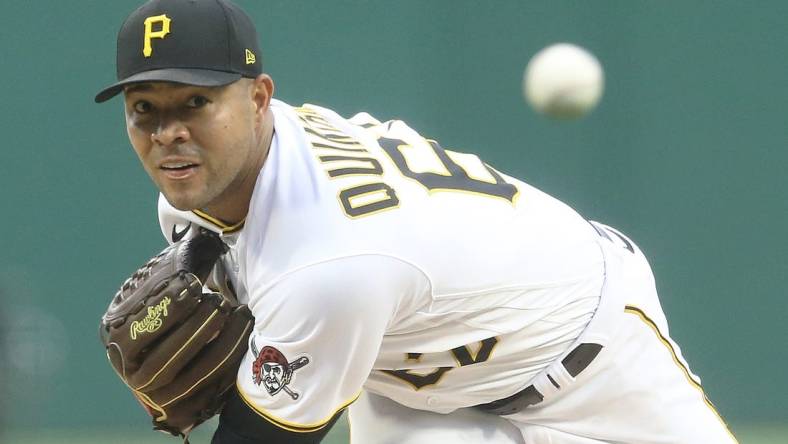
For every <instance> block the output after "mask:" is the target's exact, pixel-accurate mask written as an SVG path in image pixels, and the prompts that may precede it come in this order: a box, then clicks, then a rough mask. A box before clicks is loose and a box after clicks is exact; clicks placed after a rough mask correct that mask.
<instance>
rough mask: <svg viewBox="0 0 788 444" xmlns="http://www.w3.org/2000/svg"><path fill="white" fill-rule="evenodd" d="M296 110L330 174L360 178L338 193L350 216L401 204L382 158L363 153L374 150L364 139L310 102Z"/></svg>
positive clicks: (333, 176)
mask: <svg viewBox="0 0 788 444" xmlns="http://www.w3.org/2000/svg"><path fill="white" fill-rule="evenodd" d="M295 110H296V114H297V115H298V118H299V119H300V121H301V125H302V126H303V128H304V132H305V133H306V137H307V140H308V141H309V143H310V144H311V145H312V148H313V149H314V154H315V156H316V157H317V160H318V161H319V162H320V163H321V164H322V165H323V166H324V168H325V172H326V174H327V175H328V177H329V178H330V179H339V178H348V177H357V178H360V179H357V180H355V181H352V182H351V183H350V184H349V186H345V187H344V188H343V189H342V190H341V191H340V192H339V194H338V195H337V199H338V200H339V203H340V205H341V206H342V210H343V211H344V213H345V215H346V216H348V217H351V218H357V217H363V216H369V215H371V214H375V213H379V212H381V211H384V210H388V209H391V208H397V207H398V206H399V198H398V197H397V193H396V192H395V191H394V189H393V188H391V187H390V186H389V185H387V184H386V183H384V182H383V181H382V180H381V177H382V176H383V166H382V165H381V164H380V161H379V160H378V159H377V158H375V157H372V156H369V155H367V156H361V155H360V153H364V154H370V152H369V150H367V149H366V148H365V147H364V145H362V144H361V142H359V141H358V140H357V139H356V138H355V137H353V136H352V135H350V134H347V133H345V132H344V131H342V130H341V129H339V128H337V127H336V126H334V125H332V124H331V122H329V121H328V120H327V119H326V118H325V117H324V116H322V115H320V114H319V113H318V112H317V111H316V110H314V109H312V108H309V107H308V106H304V107H301V108H296V109H295ZM350 154H352V155H350ZM370 179H372V181H370ZM351 180H352V179H351Z"/></svg>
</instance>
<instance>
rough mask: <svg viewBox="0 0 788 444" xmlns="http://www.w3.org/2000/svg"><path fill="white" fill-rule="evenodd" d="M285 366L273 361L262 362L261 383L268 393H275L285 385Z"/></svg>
mask: <svg viewBox="0 0 788 444" xmlns="http://www.w3.org/2000/svg"><path fill="white" fill-rule="evenodd" d="M284 379H285V368H284V366H282V365H281V364H277V363H275V362H266V363H264V364H263V383H264V384H265V388H266V389H267V390H268V392H269V393H270V394H272V395H273V394H276V393H278V392H279V390H281V389H282V387H284V385H285V381H284Z"/></svg>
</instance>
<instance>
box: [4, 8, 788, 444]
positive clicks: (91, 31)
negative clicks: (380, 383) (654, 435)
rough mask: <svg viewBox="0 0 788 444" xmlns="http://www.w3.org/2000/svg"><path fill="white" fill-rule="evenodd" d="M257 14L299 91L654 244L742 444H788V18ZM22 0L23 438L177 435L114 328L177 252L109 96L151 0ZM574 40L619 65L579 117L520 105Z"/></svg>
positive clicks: (9, 177)
mask: <svg viewBox="0 0 788 444" xmlns="http://www.w3.org/2000/svg"><path fill="white" fill-rule="evenodd" d="M238 3H239V4H241V5H242V6H243V7H244V8H245V9H246V10H247V11H248V12H249V13H250V15H252V17H253V18H254V20H255V21H256V23H257V24H258V30H259V33H260V39H261V41H262V46H263V52H264V56H263V59H264V60H263V63H264V66H265V69H266V71H267V72H269V73H270V74H271V75H272V76H273V77H274V79H275V81H276V84H277V92H276V94H275V95H276V96H277V97H278V98H280V99H282V100H285V101H287V102H289V103H291V104H301V103H303V102H311V103H315V104H319V105H325V106H328V107H331V108H333V109H335V110H337V111H338V112H340V114H343V115H348V116H349V115H352V114H354V113H356V112H358V111H368V112H370V113H372V114H373V115H375V116H376V117H378V118H379V119H381V120H387V119H392V118H401V119H403V120H405V121H407V122H409V123H410V124H411V126H413V127H414V128H415V129H417V130H419V131H420V132H421V133H422V134H426V135H429V136H431V137H434V138H436V139H438V140H440V141H441V143H442V144H443V145H444V146H446V147H451V148H452V149H456V150H458V151H472V152H477V153H480V154H481V155H482V157H483V158H484V159H485V160H486V161H488V162H489V163H490V164H491V165H493V166H495V167H497V168H498V169H500V170H502V171H504V172H506V173H508V174H511V175H514V176H517V177H520V178H522V179H524V180H526V181H527V182H529V183H531V184H533V185H535V186H537V187H539V188H541V189H543V190H545V191H547V192H548V193H550V194H553V195H555V196H557V197H559V198H561V199H562V200H564V201H565V202H567V203H568V204H570V205H572V206H573V207H574V208H576V209H577V210H578V211H579V212H581V213H582V214H583V215H585V216H586V217H588V218H590V219H595V220H600V221H603V222H605V223H608V224H610V225H612V226H614V227H617V228H619V229H621V230H622V231H624V232H625V233H627V234H629V235H630V236H631V237H633V238H634V239H635V240H636V241H637V242H638V243H639V245H640V246H641V247H642V248H643V250H644V251H645V252H646V254H647V256H648V257H649V259H650V260H651V263H652V266H653V268H654V272H655V274H656V277H657V283H658V287H659V290H660V293H661V297H662V303H663V307H664V309H665V311H666V313H667V315H668V319H669V320H670V322H671V333H672V336H673V337H674V338H675V339H676V340H677V341H678V342H679V343H680V344H681V346H682V348H683V351H684V355H685V356H686V357H687V359H688V360H689V361H690V364H691V365H692V368H693V370H694V371H695V372H696V373H698V374H700V375H701V376H702V378H703V383H704V386H705V388H706V391H707V393H708V395H709V397H710V398H711V399H712V400H713V401H714V402H715V404H716V405H717V407H718V409H719V411H720V412H721V413H722V414H723V415H724V416H725V417H726V419H727V420H728V421H729V422H730V423H731V425H732V427H733V430H734V432H735V433H736V434H737V435H738V436H739V437H740V441H741V442H742V443H759V444H763V443H785V442H788V429H787V428H786V424H788V384H786V383H785V374H786V371H785V369H786V368H787V367H788V350H787V347H786V343H787V342H788V341H786V339H788V338H786V336H788V334H787V332H788V329H786V326H785V319H786V317H787V315H788V302H786V300H787V299H786V294H785V291H786V290H785V289H786V288H787V287H788V285H787V284H788V278H786V276H787V275H788V248H787V247H788V241H786V236H785V228H786V226H788V185H787V184H786V179H785V170H786V166H787V164H788V152H787V151H786V142H788V128H787V127H788V125H786V111H785V108H786V103H788V86H786V79H788V57H786V48H788V32H787V31H786V30H787V29H788V26H786V25H788V2H784V1H778V0H772V1H760V2H757V3H753V2H734V1H715V2H708V1H695V2H639V1H595V2H579V1H571V2H570V1H549V2H548V1H540V2H525V1H515V0H498V1H486V2H484V1H471V0H454V1H449V0H433V1H429V2H427V1H417V0H399V1H396V2H391V1H373V0H343V1H340V0H334V1H330V2H328V1H322V2H321V1H308V0H275V1H273V0H267V1H255V0H240V1H238ZM2 4H3V14H2V15H3V18H2V19H1V20H2V26H0V43H2V55H3V69H1V70H0V85H1V86H0V88H2V92H3V99H4V100H3V103H2V106H0V129H2V135H3V142H2V145H3V162H2V164H0V165H1V166H0V168H2V170H1V171H2V174H0V193H2V194H1V196H2V204H3V207H4V208H5V210H4V217H2V219H1V221H0V224H2V225H0V233H2V234H0V245H1V246H2V248H0V298H4V302H2V303H0V310H1V311H0V318H3V319H4V320H3V321H2V325H3V329H4V330H5V331H6V333H7V334H6V336H5V339H4V340H3V343H4V345H5V353H4V354H3V355H0V384H2V385H1V386H0V387H2V388H0V390H1V391H2V392H0V402H1V403H2V404H4V408H3V409H2V410H3V411H4V412H5V416H6V421H5V423H6V427H5V428H6V431H5V434H4V435H0V442H3V443H5V442H9V443H16V442H24V443H49V442H52V443H54V442H58V443H60V442H74V443H76V442H81V443H88V442H96V443H99V442H107V441H110V440H111V441H112V442H114V443H116V444H120V443H132V442H134V443H141V442H147V441H145V440H146V439H150V442H162V443H164V442H177V441H176V440H174V439H172V438H169V439H168V438H166V437H164V436H162V437H159V436H158V435H156V434H153V433H151V432H149V431H148V420H147V417H146V416H145V415H144V414H143V413H142V411H141V409H140V408H139V407H138V406H137V405H136V402H135V401H133V399H132V397H131V396H130V395H129V393H127V390H126V389H125V388H124V387H123V386H122V384H121V383H120V382H119V381H118V379H117V377H116V376H115V375H114V373H113V372H112V371H111V369H110V367H109V365H108V364H107V363H106V359H105V357H104V354H103V350H102V347H101V345H100V343H99V341H98V338H97V332H96V331H97V324H98V319H99V317H100V315H101V313H103V311H104V309H105V307H106V305H107V304H108V302H109V299H110V297H111V295H112V294H114V292H115V290H116V288H117V286H118V285H119V284H120V282H122V280H123V279H125V277H126V276H127V275H128V274H129V273H130V272H131V271H132V270H134V269H135V268H136V267H137V266H138V265H140V264H141V263H143V262H144V261H145V260H147V258H149V257H150V256H151V255H152V254H154V253H155V252H158V251H159V250H160V249H161V248H162V247H163V245H164V240H163V238H162V237H161V234H160V233H159V229H158V224H157V221H156V208H155V204H156V190H155V189H154V187H153V186H152V184H151V183H149V180H148V177H147V176H146V174H145V173H144V171H143V170H142V168H141V167H140V166H139V164H138V161H137V159H136V157H135V155H134V153H133V152H132V150H131V148H130V146H129V144H128V141H127V139H126V135H125V129H124V124H123V114H122V108H121V104H120V100H117V99H116V100H115V101H113V102H111V103H109V104H104V105H101V106H100V105H95V104H93V100H92V98H93V95H94V94H95V93H96V92H97V91H98V90H99V89H100V88H101V87H103V86H104V85H106V84H108V83H111V82H112V81H114V72H115V71H114V69H115V67H114V57H115V36H116V32H117V30H118V28H119V27H120V24H121V23H122V21H123V19H124V18H125V17H126V15H127V14H128V13H129V12H131V11H132V10H133V9H134V8H135V7H136V5H137V4H138V2H137V1H129V0H123V1H118V0H113V1H111V2H108V1H105V0H101V1H99V0H73V1H67V2H64V1H55V0H49V1H47V0H36V1H27V2H16V1H9V0H6V1H3V2H2ZM559 41H568V42H574V43H577V44H580V45H582V46H585V47H587V48H588V49H590V50H591V51H592V52H594V53H595V54H596V55H597V57H598V58H599V59H600V60H601V62H602V64H603V65H604V68H605V71H606V82H607V83H606V92H605V96H604V98H603V100H602V103H601V104H600V106H599V108H598V109H597V110H596V111H595V112H594V113H593V114H591V115H590V116H588V117H586V118H585V119H583V120H580V121H576V122H569V123H566V122H554V121H550V120H547V119H545V118H543V117H541V116H539V115H537V114H535V113H534V112H533V111H532V110H530V109H529V108H528V107H527V106H526V105H525V104H524V102H523V99H522V95H521V92H520V88H521V78H522V72H523V68H524V67H525V64H526V62H527V61H528V59H529V58H530V57H531V56H532V55H533V54H534V53H535V52H536V51H538V50H539V49H541V48H542V47H544V46H546V45H548V44H550V43H554V42H559ZM668 407H669V406H668ZM206 429H207V427H206ZM207 432H208V431H207V430H206V431H203V432H202V434H199V433H198V434H197V435H196V439H195V441H194V442H198V443H199V442H207V441H208V436H209V434H208V433H207ZM343 432H344V429H342V428H341V427H340V428H338V429H337V430H336V431H334V432H333V435H332V439H331V442H332V443H339V442H343V440H346V438H344V434H343ZM0 433H2V432H0Z"/></svg>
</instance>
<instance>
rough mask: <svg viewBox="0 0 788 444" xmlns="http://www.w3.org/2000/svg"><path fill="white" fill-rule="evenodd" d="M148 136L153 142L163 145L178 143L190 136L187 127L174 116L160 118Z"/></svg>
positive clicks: (169, 145)
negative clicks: (156, 126)
mask: <svg viewBox="0 0 788 444" xmlns="http://www.w3.org/2000/svg"><path fill="white" fill-rule="evenodd" d="M150 136H151V140H152V141H153V143H156V144H158V145H161V146H164V147H171V146H176V145H180V144H182V143H184V142H186V141H188V140H189V138H190V137H191V135H190V133H189V128H187V127H186V125H184V124H183V122H181V121H180V120H179V119H176V118H168V119H162V120H161V122H160V124H159V127H158V128H157V129H156V131H155V132H153V133H152V134H151V135H150Z"/></svg>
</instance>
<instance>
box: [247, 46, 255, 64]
mask: <svg viewBox="0 0 788 444" xmlns="http://www.w3.org/2000/svg"><path fill="white" fill-rule="evenodd" d="M256 61H257V57H255V56H254V53H253V52H252V51H249V49H247V50H246V64H247V65H254V62H256Z"/></svg>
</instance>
